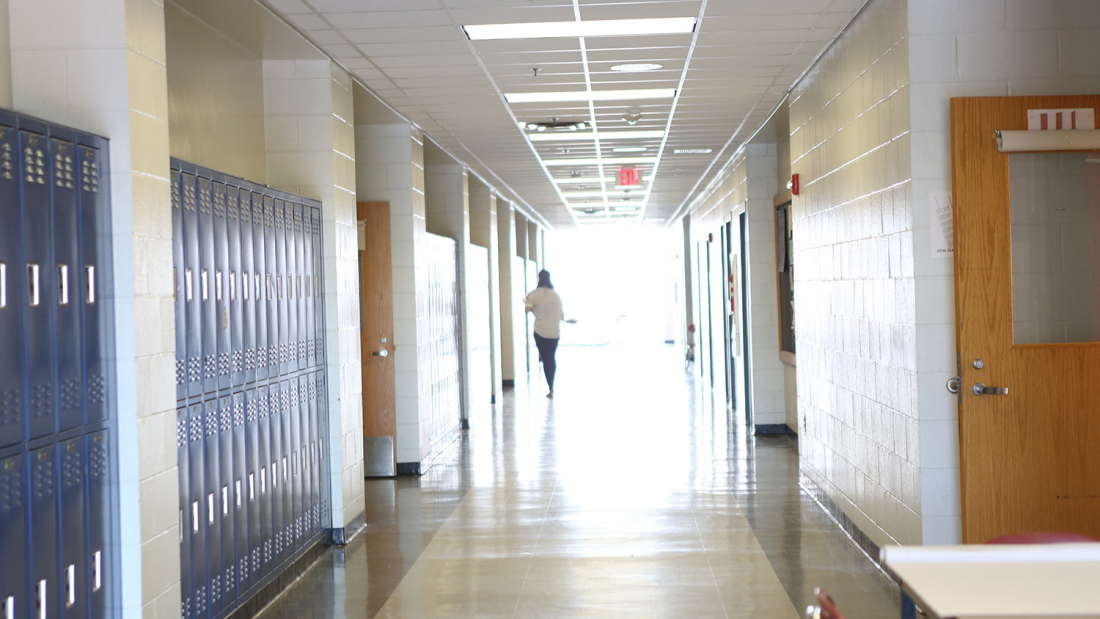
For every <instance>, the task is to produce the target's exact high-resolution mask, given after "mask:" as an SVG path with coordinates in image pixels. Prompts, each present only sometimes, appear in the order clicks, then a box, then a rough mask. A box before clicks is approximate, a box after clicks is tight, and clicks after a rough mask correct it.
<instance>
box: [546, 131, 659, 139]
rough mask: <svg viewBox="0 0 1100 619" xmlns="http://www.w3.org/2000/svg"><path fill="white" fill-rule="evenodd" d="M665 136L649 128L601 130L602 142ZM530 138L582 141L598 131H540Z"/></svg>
mask: <svg viewBox="0 0 1100 619" xmlns="http://www.w3.org/2000/svg"><path fill="white" fill-rule="evenodd" d="M663 137H665V132H664V131H657V130H648V129H647V130H641V131H600V141H601V142H605V141H607V140H659V139H661V138H663ZM530 138H531V141H532V142H553V141H567V140H568V141H581V140H594V139H596V133H595V132H592V131H585V132H583V133H540V134H534V135H531V136H530Z"/></svg>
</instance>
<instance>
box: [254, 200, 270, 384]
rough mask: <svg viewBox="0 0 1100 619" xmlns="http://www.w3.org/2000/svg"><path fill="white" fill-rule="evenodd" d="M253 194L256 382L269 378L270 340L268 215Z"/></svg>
mask: <svg viewBox="0 0 1100 619" xmlns="http://www.w3.org/2000/svg"><path fill="white" fill-rule="evenodd" d="M251 193H252V262H253V266H252V268H253V270H254V273H253V275H252V281H253V282H254V284H255V285H254V286H253V287H252V291H253V292H254V294H253V295H252V298H253V301H254V303H255V306H256V307H255V308H254V310H253V312H252V317H253V319H254V320H255V325H256V326H255V328H256V380H265V379H267V377H268V369H267V366H268V363H267V353H268V338H267V331H268V328H267V310H268V306H267V304H268V297H267V224H266V223H265V222H266V221H267V214H266V211H265V210H264V197H263V195H261V194H260V193H257V192H255V191H253V192H251Z"/></svg>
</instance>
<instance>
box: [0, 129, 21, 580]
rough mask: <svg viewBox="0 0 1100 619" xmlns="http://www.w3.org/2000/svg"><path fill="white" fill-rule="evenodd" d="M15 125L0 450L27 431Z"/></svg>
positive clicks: (9, 143)
mask: <svg viewBox="0 0 1100 619" xmlns="http://www.w3.org/2000/svg"><path fill="white" fill-rule="evenodd" d="M14 120H15V119H14V118H12V117H10V116H9V115H7V114H0V220H2V221H3V222H4V225H2V226H0V333H8V334H13V335H12V336H11V337H6V338H4V339H5V341H4V345H3V346H0V449H2V448H4V447H7V446H9V445H14V444H16V443H19V442H21V441H22V440H23V433H24V431H25V430H26V426H25V424H24V417H23V403H24V398H23V390H24V389H25V385H24V381H25V380H26V378H27V374H26V365H24V361H25V359H24V349H23V336H22V334H23V312H24V306H25V305H26V301H25V295H24V293H23V291H24V288H23V287H22V281H23V278H22V276H21V272H22V271H23V265H24V264H26V262H25V261H24V260H23V258H22V256H21V253H22V251H23V224H22V215H21V213H20V208H19V182H18V181H17V180H16V175H17V174H18V170H17V167H18V162H17V161H16V159H15V153H16V150H17V148H18V146H19V144H18V140H17V136H16V133H15V130H14V128H13V127H14ZM12 466H14V465H12ZM2 473H3V472H2V471H0V474H2ZM0 530H3V529H2V528H0ZM0 556H3V555H0ZM2 569H3V568H0V570H2Z"/></svg>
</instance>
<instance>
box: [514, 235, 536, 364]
mask: <svg viewBox="0 0 1100 619" xmlns="http://www.w3.org/2000/svg"><path fill="white" fill-rule="evenodd" d="M529 223H530V220H528V219H527V216H526V215H521V214H519V213H516V253H515V256H516V258H515V259H514V260H513V262H514V263H515V266H514V267H513V269H512V280H513V282H512V288H513V293H514V294H513V297H514V298H515V303H517V304H518V305H517V307H516V309H515V310H513V312H514V314H515V316H516V319H515V320H514V321H513V323H512V326H513V328H514V329H515V347H516V352H515V355H516V372H517V373H519V372H521V371H524V372H530V371H531V350H530V349H531V347H532V342H531V319H530V318H529V317H528V316H527V312H526V311H525V310H524V305H523V298H524V297H526V296H527V293H528V292H530V291H532V290H534V288H535V285H534V283H533V282H531V281H530V280H531V278H530V275H529V274H528V273H527V271H528V269H527V260H528V256H529V255H530V254H529V252H530V245H529V240H530V239H529V238H528V237H529V236H530V232H531V228H530V226H529V225H528V224H529Z"/></svg>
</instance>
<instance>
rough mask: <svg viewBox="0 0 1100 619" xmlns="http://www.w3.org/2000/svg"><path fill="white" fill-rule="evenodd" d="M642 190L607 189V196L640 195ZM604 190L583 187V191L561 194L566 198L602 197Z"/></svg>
mask: <svg viewBox="0 0 1100 619" xmlns="http://www.w3.org/2000/svg"><path fill="white" fill-rule="evenodd" d="M643 192H644V190H643V189H642V188H640V187H639V188H637V189H636V190H635V193H630V192H628V191H627V190H626V189H608V190H607V197H608V198H624V197H627V196H635V195H641V194H642V193H643ZM603 194H604V192H603V191H601V190H599V189H585V190H583V191H563V192H562V193H561V195H563V196H565V197H566V198H602V197H603Z"/></svg>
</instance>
